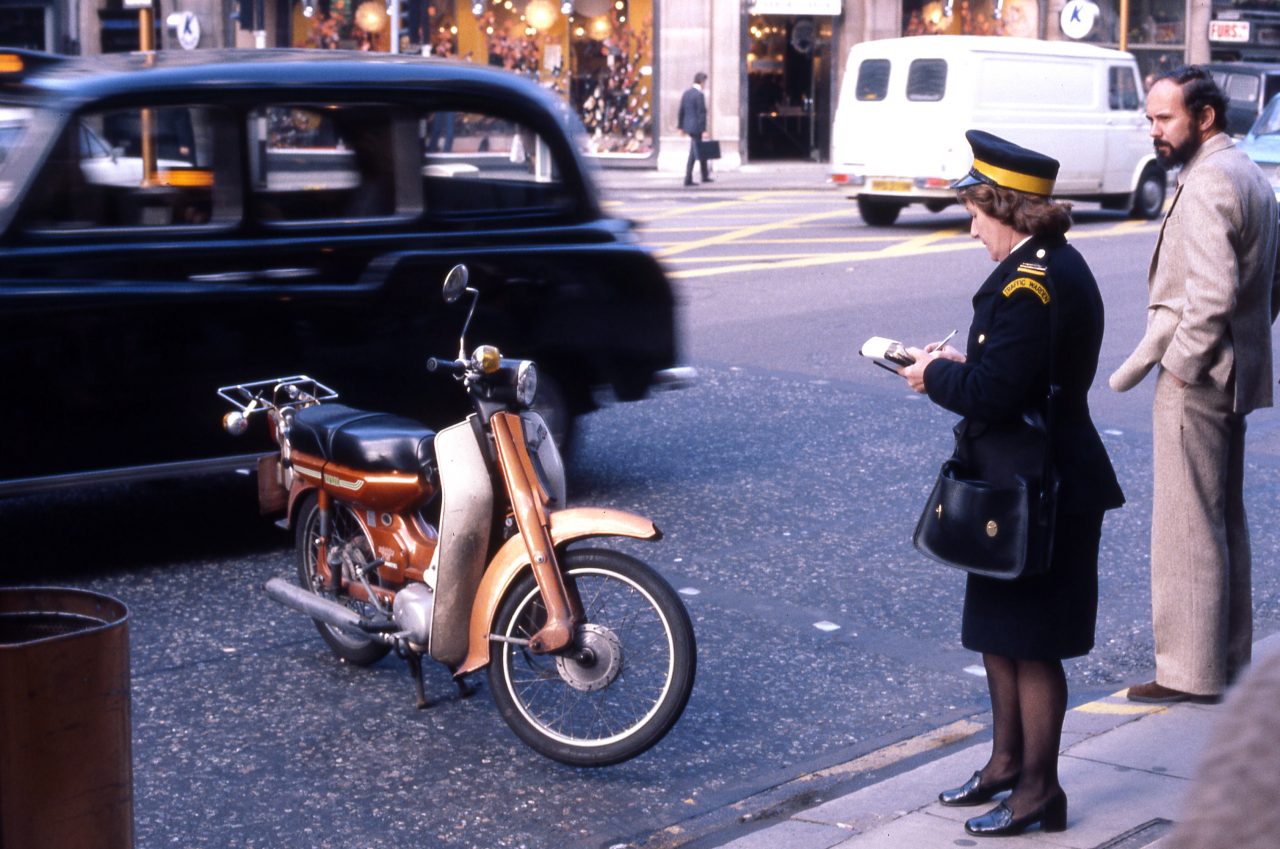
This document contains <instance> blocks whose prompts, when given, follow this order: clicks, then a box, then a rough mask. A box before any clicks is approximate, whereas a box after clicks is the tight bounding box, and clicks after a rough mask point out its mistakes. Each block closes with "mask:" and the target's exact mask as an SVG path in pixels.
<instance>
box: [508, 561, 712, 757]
mask: <svg viewBox="0 0 1280 849" xmlns="http://www.w3.org/2000/svg"><path fill="white" fill-rule="evenodd" d="M561 568H562V570H563V573H564V576H565V583H566V585H567V586H568V587H569V589H570V591H571V592H576V593H577V595H578V597H579V598H580V599H581V600H582V607H583V612H584V614H585V620H584V622H583V623H582V624H580V625H579V626H578V628H577V633H576V635H575V639H574V644H573V646H572V647H571V648H570V649H569V650H566V651H563V652H558V653H555V654H535V653H534V652H532V651H531V650H530V649H529V647H528V645H527V641H528V639H529V637H530V636H532V635H533V634H535V633H537V631H538V630H539V629H541V628H542V626H543V624H544V623H545V622H546V619H547V611H546V606H545V604H544V603H543V600H542V595H541V593H540V592H539V590H538V585H537V583H536V582H535V581H534V578H533V575H532V574H531V573H527V574H525V575H524V577H523V578H521V579H520V580H519V581H517V582H516V584H515V585H514V586H513V587H512V589H511V590H510V592H508V594H507V596H506V598H505V599H504V601H503V603H502V605H501V607H500V609H499V612H498V618H497V620H496V622H495V628H494V630H495V632H496V635H497V639H496V640H495V641H494V642H493V646H492V651H491V653H490V660H489V686H490V689H491V690H492V691H493V700H494V702H495V703H496V704H497V706H498V710H499V711H500V712H501V714H502V718H503V719H505V720H506V722H507V724H508V725H510V726H511V729H512V730H513V731H515V733H516V735H517V736H518V737H519V738H520V739H521V740H523V741H524V742H525V743H527V744H528V745H529V746H531V747H532V748H533V749H535V750H536V751H537V752H539V753H540V754H543V755H545V756H547V757H549V758H551V759H553V760H557V761H560V762H561V763H566V764H571V765H573V766H608V765H609V764H616V763H619V762H621V761H625V760H628V759H630V758H633V757H635V756H636V755H638V754H640V753H641V752H644V751H645V750H647V749H648V748H650V747H651V746H653V745H654V744H655V743H657V742H658V741H659V740H661V739H662V738H663V737H664V736H665V735H666V733H667V732H668V731H670V730H671V728H672V726H674V725H675V723H676V720H678V719H679V718H680V714H681V713H683V711H684V708H685V705H686V704H687V703H688V701H689V694H690V692H691V691H692V690H693V679H694V672H695V670H696V667H697V649H696V646H695V642H694V636H693V625H692V623H691V622H690V621H689V614H688V612H687V611H686V610H685V607H684V604H683V603H682V602H681V601H680V597H679V596H678V595H676V593H675V591H674V590H673V589H671V585H670V584H668V583H667V582H666V581H665V580H663V579H662V577H661V576H660V575H658V574H657V573H656V572H654V571H653V569H651V568H650V567H649V566H647V565H645V564H644V563H642V562H641V561H639V560H637V559H635V558H634V557H629V556H627V555H625V554H621V553H619V552H615V551H607V550H602V549H578V550H573V551H569V552H567V553H564V554H563V555H562V556H561Z"/></svg>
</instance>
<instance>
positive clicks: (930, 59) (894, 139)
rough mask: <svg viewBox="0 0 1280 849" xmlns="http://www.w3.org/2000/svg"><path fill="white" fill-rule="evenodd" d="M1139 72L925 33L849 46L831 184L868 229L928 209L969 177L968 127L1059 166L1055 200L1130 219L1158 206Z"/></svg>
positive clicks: (1055, 51)
mask: <svg viewBox="0 0 1280 849" xmlns="http://www.w3.org/2000/svg"><path fill="white" fill-rule="evenodd" d="M1141 91H1142V88H1141V86H1140V85H1139V77H1138V66H1137V63H1136V62H1135V61H1134V58H1133V56H1132V55H1131V54H1129V53H1122V52H1120V51H1117V50H1107V49H1104V48H1101V47H1094V46H1092V45H1089V44H1078V43H1076V42H1069V41H1037V40H1034V39H1026V38H1006V37H989V36H974V35H927V36H916V37H911V38H890V39H885V40H883V41H867V42H863V43H861V44H856V45H854V46H853V48H852V49H851V50H850V51H849V61H848V65H847V67H846V69H845V75H844V83H843V85H842V88H841V91H840V102H839V104H838V106H837V108H836V116H835V125H834V127H833V129H832V143H831V179H832V181H833V182H835V183H837V184H839V185H841V186H843V187H844V188H845V189H846V191H847V193H848V195H849V197H852V198H856V199H857V201H858V212H859V213H860V214H861V215H862V219H863V220H864V221H866V222H867V223H868V224H871V225H875V226H888V225H890V224H892V223H893V222H894V221H895V220H897V217H898V213H899V212H900V211H901V210H902V208H903V207H904V206H906V205H907V204H909V203H923V204H925V206H926V207H928V208H929V209H931V210H933V211H935V212H936V211H938V210H940V209H943V208H944V207H946V206H947V205H948V204H950V203H953V202H954V201H955V192H953V191H952V190H950V189H948V188H947V187H948V185H950V183H951V182H952V181H953V180H957V179H959V178H960V177H962V176H964V175H965V174H966V173H968V170H969V165H970V163H971V161H972V151H971V150H970V148H969V144H968V142H967V141H965V137H964V133H965V131H966V130H969V129H979V130H986V131H988V132H991V133H995V134H996V135H997V136H1001V137H1003V138H1006V139H1009V140H1010V141H1013V142H1016V143H1018V144H1021V145H1024V146H1025V147H1029V148H1031V149H1032V150H1037V151H1040V152H1042V153H1046V154H1048V155H1050V156H1052V157H1053V158H1055V159H1057V160H1058V161H1059V162H1061V163H1062V166H1061V169H1060V170H1059V172H1058V181H1057V185H1056V188H1055V190H1054V196H1055V197H1058V198H1070V199H1074V200H1095V201H1101V202H1102V205H1103V206H1104V207H1105V208H1107V209H1127V210H1129V211H1130V214H1131V215H1133V217H1135V218H1147V219H1150V218H1155V217H1157V216H1159V215H1160V213H1161V210H1162V209H1163V208H1164V198H1165V172H1164V170H1163V169H1162V168H1161V167H1160V166H1159V165H1157V164H1156V161H1155V153H1154V151H1153V149H1152V146H1151V138H1150V137H1149V136H1148V134H1147V121H1146V115H1145V110H1144V108H1143V98H1142V95H1141Z"/></svg>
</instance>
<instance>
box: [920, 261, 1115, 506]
mask: <svg viewBox="0 0 1280 849" xmlns="http://www.w3.org/2000/svg"><path fill="white" fill-rule="evenodd" d="M1051 301H1056V309H1057V311H1058V318H1057V321H1058V338H1057V351H1056V352H1055V354H1054V363H1053V368H1054V373H1055V382H1056V383H1057V384H1058V385H1059V386H1060V387H1061V390H1060V394H1059V396H1058V400H1057V403H1056V404H1055V407H1054V414H1053V415H1054V419H1053V426H1052V436H1051V438H1052V458H1053V462H1054V465H1055V467H1056V470H1057V473H1058V476H1059V479H1060V481H1061V485H1060V489H1059V493H1058V508H1059V510H1061V511H1067V512H1072V513H1076V512H1079V513H1091V512H1102V511H1104V510H1109V509H1112V508H1114V507H1119V506H1120V505H1121V504H1123V503H1124V495H1123V493H1122V492H1121V490H1120V486H1119V484H1118V483H1117V481H1116V475H1115V471H1114V470H1113V469H1112V467H1111V461H1110V460H1109V459H1108V457H1107V452H1106V449H1105V448H1104V447H1103V445H1102V439H1101V438H1100V437H1099V436H1098V431H1097V429H1096V428H1095V427H1094V425H1093V421H1092V420H1091V419H1090V417H1089V400H1088V395H1089V387H1090V385H1092V383H1093V378H1094V374H1095V373H1096V372H1097V369H1098V350H1099V348H1100V347H1101V345H1102V326H1103V310H1102V296H1101V295H1100V294H1099V292H1098V284H1097V282H1096V281H1095V280H1094V278H1093V273H1092V272H1091V271H1090V270H1089V267H1088V265H1086V264H1085V261H1084V258H1083V257H1082V256H1080V253H1079V252H1078V251H1077V250H1076V249H1075V248H1073V247H1072V246H1070V245H1068V244H1067V242H1066V239H1064V238H1062V237H1060V236H1050V237H1042V236H1033V237H1032V238H1030V239H1029V240H1027V241H1026V242H1024V243H1023V244H1022V245H1021V246H1019V247H1018V248H1016V249H1015V250H1014V251H1013V253H1011V254H1010V255H1009V256H1008V257H1007V258H1006V259H1005V260H1004V261H1003V262H1001V263H1000V264H999V265H997V266H996V269H995V271H993V272H992V273H991V276H990V277H988V278H987V280H986V282H985V283H983V284H982V287H981V288H980V289H978V292H977V294H976V295H974V296H973V324H972V325H971V326H970V327H969V341H968V349H967V352H966V362H964V363H957V362H954V361H951V360H942V359H939V360H935V361H934V362H932V363H930V364H929V366H928V368H926V369H925V388H926V391H927V392H928V394H929V398H930V399H932V400H933V401H934V403H936V404H938V405H939V406H941V407H945V408H946V409H948V410H951V411H952V412H954V413H958V414H959V415H961V416H963V417H964V419H965V421H964V423H963V428H962V429H960V428H958V429H957V432H958V433H962V434H963V438H965V439H979V438H984V436H985V438H986V440H987V441H988V442H992V441H994V442H995V444H996V445H997V446H998V445H999V442H1000V440H1001V439H1002V436H1001V434H1003V433H1005V432H1007V431H1008V430H1009V429H1010V428H1011V426H1013V425H1016V424H1017V423H1018V422H1019V421H1020V420H1021V418H1022V415H1023V413H1024V412H1026V411H1028V410H1034V409H1043V407H1044V399H1045V396H1046V395H1047V394H1048V386H1049V340H1050V335H1049V317H1050V309H1049V304H1050V302H1051ZM988 449H989V446H988Z"/></svg>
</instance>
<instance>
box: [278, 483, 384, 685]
mask: <svg viewBox="0 0 1280 849" xmlns="http://www.w3.org/2000/svg"><path fill="white" fill-rule="evenodd" d="M329 519H330V521H329V550H330V551H339V550H342V549H346V550H347V553H348V556H350V557H354V558H356V559H363V562H366V563H368V562H371V561H372V560H373V554H372V553H371V552H372V551H373V549H372V547H371V546H370V545H369V539H368V537H366V536H365V533H364V530H363V529H362V528H361V527H360V522H359V520H357V519H356V516H355V514H354V513H353V512H352V511H351V508H350V507H348V506H347V505H345V504H342V503H340V502H334V503H333V507H332V508H331V509H330V512H329ZM297 529H298V530H297V539H296V542H297V545H296V546H295V549H296V551H297V563H298V583H299V584H301V585H302V587H303V589H307V590H310V591H311V592H313V593H315V594H316V595H318V596H323V597H324V598H327V599H331V600H334V601H337V602H339V603H341V604H344V605H346V606H347V607H349V608H351V609H352V610H354V611H356V612H357V613H359V614H360V615H361V616H367V615H369V614H370V613H372V612H374V611H373V608H372V605H370V604H369V603H368V602H366V601H361V600H359V599H354V598H351V597H350V596H346V595H340V596H337V597H335V596H334V594H333V593H331V592H329V590H328V589H327V588H326V587H325V585H324V578H323V577H321V576H320V575H319V574H318V573H317V572H316V548H317V546H316V539H317V538H318V537H319V536H320V506H319V505H318V504H317V503H316V497H315V496H314V495H311V496H309V497H308V498H307V501H306V503H305V504H303V505H302V511H301V512H300V513H299V514H298V523H297ZM311 621H312V622H313V623H315V626H316V630H317V631H319V632H320V636H321V637H323V638H324V641H325V642H326V643H328V644H329V648H330V649H332V650H333V653H334V654H336V655H337V656H338V657H340V658H342V659H343V660H344V661H346V662H347V663H351V664H354V665H356V666H370V665H372V664H374V663H377V662H378V661H379V660H382V658H384V657H386V655H387V652H388V651H390V650H391V647H390V646H388V645H387V644H386V643H383V642H379V641H377V640H369V639H365V638H363V637H356V636H352V635H351V634H347V633H345V632H343V631H340V630H338V629H337V628H334V627H333V626H332V625H326V624H325V623H324V622H321V621H319V620H318V619H313V620H311Z"/></svg>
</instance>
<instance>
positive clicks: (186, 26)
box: [165, 12, 200, 50]
mask: <svg viewBox="0 0 1280 849" xmlns="http://www.w3.org/2000/svg"><path fill="white" fill-rule="evenodd" d="M165 23H167V24H168V25H169V26H171V27H173V30H174V32H176V33H177V35H178V44H180V45H182V49H183V50H195V49H196V47H197V46H199V44H200V19H199V18H197V17H196V13H195V12H174V13H173V14H172V15H170V16H169V17H167V18H165Z"/></svg>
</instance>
